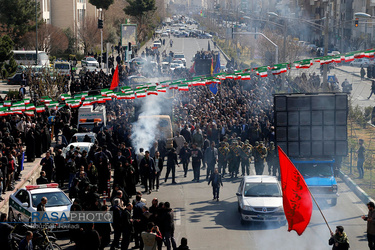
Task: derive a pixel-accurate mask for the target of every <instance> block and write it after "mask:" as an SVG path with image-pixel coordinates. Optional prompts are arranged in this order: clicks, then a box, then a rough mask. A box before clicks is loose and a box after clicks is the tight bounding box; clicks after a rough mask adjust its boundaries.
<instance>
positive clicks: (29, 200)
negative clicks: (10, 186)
mask: <svg viewBox="0 0 375 250" xmlns="http://www.w3.org/2000/svg"><path fill="white" fill-rule="evenodd" d="M42 197H46V198H47V204H46V205H45V206H46V212H57V213H60V212H69V211H70V207H71V206H72V204H73V202H72V201H71V200H70V199H69V197H68V196H67V195H66V194H65V193H64V192H63V191H62V190H61V189H60V188H58V184H57V183H50V184H44V185H29V186H26V187H25V188H21V189H19V190H17V191H16V192H15V193H13V194H11V195H10V197H9V213H8V218H9V220H10V221H12V220H13V219H16V218H17V219H19V220H20V221H23V222H30V221H31V218H32V213H33V212H37V206H38V204H39V203H40V201H41V199H42Z"/></svg>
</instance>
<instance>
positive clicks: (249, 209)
mask: <svg viewBox="0 0 375 250" xmlns="http://www.w3.org/2000/svg"><path fill="white" fill-rule="evenodd" d="M242 210H246V211H252V210H253V209H252V208H251V207H250V206H245V205H243V206H242Z"/></svg>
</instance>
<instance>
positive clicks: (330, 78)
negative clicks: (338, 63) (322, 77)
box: [327, 76, 336, 83]
mask: <svg viewBox="0 0 375 250" xmlns="http://www.w3.org/2000/svg"><path fill="white" fill-rule="evenodd" d="M327 81H328V82H330V83H335V82H336V81H335V76H328V80H327Z"/></svg>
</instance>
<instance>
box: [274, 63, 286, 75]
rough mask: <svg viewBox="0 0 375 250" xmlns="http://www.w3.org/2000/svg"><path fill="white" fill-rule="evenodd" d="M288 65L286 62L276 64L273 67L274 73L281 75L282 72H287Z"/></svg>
mask: <svg viewBox="0 0 375 250" xmlns="http://www.w3.org/2000/svg"><path fill="white" fill-rule="evenodd" d="M287 67H288V65H287V64H286V63H280V64H275V65H273V67H272V74H273V75H280V74H281V73H285V72H287Z"/></svg>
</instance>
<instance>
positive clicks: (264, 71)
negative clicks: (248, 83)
mask: <svg viewBox="0 0 375 250" xmlns="http://www.w3.org/2000/svg"><path fill="white" fill-rule="evenodd" d="M267 70H268V67H267V66H263V67H259V68H258V69H257V75H258V76H260V77H267V76H268V72H267Z"/></svg>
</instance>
